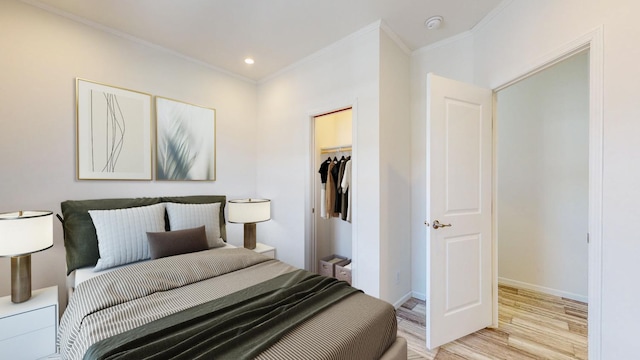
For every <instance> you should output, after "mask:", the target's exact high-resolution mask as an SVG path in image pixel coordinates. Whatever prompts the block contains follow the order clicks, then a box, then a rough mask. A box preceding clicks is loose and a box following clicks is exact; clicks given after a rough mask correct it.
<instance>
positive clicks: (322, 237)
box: [310, 107, 353, 271]
mask: <svg viewBox="0 0 640 360" xmlns="http://www.w3.org/2000/svg"><path fill="white" fill-rule="evenodd" d="M312 129H313V143H314V146H313V155H312V158H313V161H312V173H313V181H312V198H313V199H314V206H313V209H314V211H313V214H312V218H313V224H314V226H313V227H312V228H313V231H312V236H311V237H312V241H311V249H310V250H311V251H310V252H311V264H310V265H311V266H310V268H311V270H312V271H318V264H319V262H320V261H321V260H322V259H328V258H331V260H333V259H338V258H340V259H342V258H344V259H351V258H352V255H353V252H352V248H353V241H352V239H353V236H352V234H353V226H352V220H351V210H352V209H350V207H351V205H352V203H350V202H349V200H350V199H351V198H350V197H349V191H348V188H349V186H348V184H349V183H350V181H343V180H344V178H345V176H348V177H349V178H350V177H351V172H349V174H348V175H347V174H346V172H345V171H344V170H343V171H342V172H341V171H340V170H339V169H340V166H341V165H342V167H343V168H346V167H347V161H348V160H351V156H352V152H353V151H352V150H353V148H352V146H353V142H352V138H353V131H352V129H353V111H352V108H350V107H349V108H345V109H340V110H336V111H331V112H329V113H324V114H321V115H316V116H313V126H312ZM329 163H331V165H332V168H334V167H335V170H337V171H333V174H331V173H329V174H327V170H331V169H328V167H327V165H328V164H329ZM332 175H333V177H331V176H332ZM342 185H346V187H344V189H345V191H343V186H342ZM328 187H331V190H329V188H328ZM334 255H336V256H338V257H333V256H334Z"/></svg>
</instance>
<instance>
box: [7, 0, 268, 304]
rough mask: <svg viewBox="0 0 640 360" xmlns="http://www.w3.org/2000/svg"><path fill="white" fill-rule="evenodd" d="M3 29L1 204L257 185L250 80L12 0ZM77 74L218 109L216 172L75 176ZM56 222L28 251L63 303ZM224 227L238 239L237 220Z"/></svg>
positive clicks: (244, 191) (248, 189)
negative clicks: (182, 178)
mask: <svg viewBox="0 0 640 360" xmlns="http://www.w3.org/2000/svg"><path fill="white" fill-rule="evenodd" d="M0 33H2V34H3V35H2V36H0V49H2V56H0V69H2V70H1V71H0V124H1V131H0V165H1V166H2V170H1V171H0V212H7V211H14V210H20V209H25V210H26V209H49V210H52V211H54V212H58V213H59V212H60V202H61V201H64V200H67V199H91V198H110V197H134V196H157V195H192V194H222V195H227V196H228V197H229V198H234V197H240V196H253V195H254V194H255V188H256V173H255V168H256V151H257V148H256V146H255V144H254V142H253V141H252V140H253V139H254V137H255V136H256V126H255V124H256V117H257V112H256V108H257V105H256V104H257V92H256V85H255V84H254V83H251V82H247V81H243V80H239V79H237V78H234V77H230V76H228V75H225V74H222V73H220V72H217V71H215V70H212V69H209V68H205V67H202V66H200V65H198V64H195V63H192V62H189V61H186V60H184V59H183V58H180V57H177V56H174V55H172V54H170V53H168V52H165V51H162V50H159V49H154V48H151V47H148V46H145V45H141V44H139V43H135V42H132V41H130V40H126V39H124V38H121V37H118V36H114V35H112V34H109V33H106V32H103V31H99V30H96V29H94V28H92V27H88V26H86V25H82V24H79V23H76V22H74V21H71V20H69V19H66V18H63V17H60V16H57V15H53V14H51V13H48V12H45V11H42V10H40V9H37V8H34V7H32V6H30V5H26V4H24V3H21V2H18V1H12V0H6V1H1V2H0ZM76 77H80V78H85V79H89V80H93V81H98V82H103V83H107V84H112V85H116V86H121V87H124V88H129V89H134V90H138V91H142V92H147V93H151V94H154V95H161V96H166V97H169V98H174V99H179V100H183V101H187V102H190V103H194V104H199V105H202V106H206V107H213V108H215V109H216V110H217V138H216V140H217V181H215V182H193V183H190V182H155V181H77V180H76V175H75V174H76V169H75V161H76V160H75V159H76V154H75V144H76V138H75V128H76V125H75V78H76ZM152 118H154V116H152ZM154 132H155V129H154ZM153 138H155V136H153ZM54 221H55V224H54V237H55V239H54V247H53V248H52V249H49V250H46V251H44V252H41V253H37V254H34V255H33V257H32V281H33V288H34V289H37V288H41V287H46V286H51V285H58V286H59V292H60V295H61V303H65V301H66V293H65V291H64V286H65V255H64V254H65V253H64V247H63V239H62V228H61V225H60V224H59V223H58V222H57V221H56V220H54ZM261 225H262V224H261ZM261 225H260V226H259V227H261ZM227 229H228V235H229V238H230V242H232V243H235V244H238V245H239V244H241V243H242V227H241V226H240V227H238V226H235V225H233V224H230V225H228V226H227ZM9 263H10V262H9V259H5V258H2V259H0V270H1V271H0V295H7V294H9V293H10V280H9V279H10V277H9V274H10V271H9V269H10V265H9Z"/></svg>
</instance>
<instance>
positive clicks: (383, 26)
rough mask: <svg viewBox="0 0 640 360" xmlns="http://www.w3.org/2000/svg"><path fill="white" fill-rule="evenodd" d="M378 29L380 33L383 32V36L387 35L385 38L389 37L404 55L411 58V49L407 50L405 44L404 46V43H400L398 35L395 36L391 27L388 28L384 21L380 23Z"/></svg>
mask: <svg viewBox="0 0 640 360" xmlns="http://www.w3.org/2000/svg"><path fill="white" fill-rule="evenodd" d="M380 29H382V31H384V32H385V34H387V36H389V38H390V39H391V40H393V42H394V43H396V45H398V47H399V48H400V50H402V51H403V52H404V53H405V54H406V55H409V56H411V53H412V51H411V49H409V47H408V46H407V44H405V43H404V41H402V39H401V38H400V37H399V36H398V34H396V32H395V31H393V29H391V27H389V25H388V24H387V23H386V22H385V21H384V20H381V21H380Z"/></svg>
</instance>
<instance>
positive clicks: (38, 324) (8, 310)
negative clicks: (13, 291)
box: [0, 286, 58, 360]
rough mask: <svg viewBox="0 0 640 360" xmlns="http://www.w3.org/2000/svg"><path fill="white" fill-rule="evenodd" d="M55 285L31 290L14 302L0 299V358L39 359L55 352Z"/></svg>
mask: <svg viewBox="0 0 640 360" xmlns="http://www.w3.org/2000/svg"><path fill="white" fill-rule="evenodd" d="M57 331H58V287H57V286H52V287H48V288H45V289H40V290H34V291H33V292H32V293H31V298H30V299H29V300H27V301H25V302H23V303H20V304H14V303H12V302H11V296H5V297H2V298H0V354H2V358H3V359H30V360H32V359H39V358H43V357H46V356H49V355H51V354H54V353H56V333H57Z"/></svg>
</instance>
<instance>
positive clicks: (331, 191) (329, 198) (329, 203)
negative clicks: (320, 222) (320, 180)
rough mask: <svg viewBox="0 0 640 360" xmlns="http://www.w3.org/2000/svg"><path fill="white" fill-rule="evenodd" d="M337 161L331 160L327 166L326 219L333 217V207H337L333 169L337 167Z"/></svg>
mask: <svg viewBox="0 0 640 360" xmlns="http://www.w3.org/2000/svg"><path fill="white" fill-rule="evenodd" d="M335 166H336V163H335V162H334V161H330V162H329V164H328V166H327V183H326V191H325V207H326V208H325V212H326V217H325V219H329V218H331V217H333V208H334V207H335V201H336V181H335V180H334V177H333V169H334V168H335Z"/></svg>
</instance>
